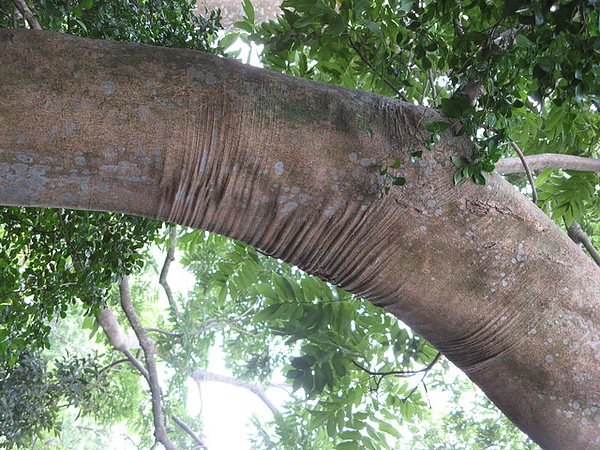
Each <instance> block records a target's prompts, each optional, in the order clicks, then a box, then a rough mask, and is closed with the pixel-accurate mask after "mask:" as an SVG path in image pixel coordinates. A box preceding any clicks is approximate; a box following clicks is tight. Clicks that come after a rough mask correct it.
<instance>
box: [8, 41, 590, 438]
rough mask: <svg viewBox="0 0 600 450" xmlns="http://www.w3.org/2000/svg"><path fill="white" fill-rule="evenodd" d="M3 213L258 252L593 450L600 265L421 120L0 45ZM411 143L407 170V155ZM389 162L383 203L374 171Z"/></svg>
mask: <svg viewBox="0 0 600 450" xmlns="http://www.w3.org/2000/svg"><path fill="white" fill-rule="evenodd" d="M0 98H1V99H2V102H1V103H0V121H1V122H0V123H2V125H1V127H0V201H1V202H2V203H3V204H7V205H29V206H62V207H68V208H78V209H96V210H110V211H118V212H126V213H131V214H138V215H145V216H150V217H154V218H157V219H161V220H167V221H172V222H177V223H180V224H183V225H189V226H193V227H197V228H202V229H206V230H210V231H214V232H217V233H221V234H224V235H227V236H231V237H234V238H236V239H239V240H242V241H245V242H247V243H249V244H251V245H254V246H256V247H258V248H260V249H262V250H263V251H265V252H267V253H270V254H272V255H274V256H277V257H279V258H282V259H284V260H286V261H288V262H291V263H293V264H296V265H298V266H299V267H301V268H302V269H304V270H306V271H308V272H309V273H312V274H315V275H317V276H319V277H321V278H323V279H325V280H327V281H330V282H332V283H335V284H338V285H340V286H341V287H343V288H344V289H347V290H349V291H351V292H354V293H356V294H358V295H361V296H363V297H365V298H367V299H369V300H371V301H372V302H373V303H374V304H376V305H379V306H382V307H384V308H386V309H387V310H388V311H390V312H392V313H393V314H395V315H396V316H398V317H399V318H401V319H402V320H403V321H404V322H405V323H407V324H408V325H410V326H411V327H413V329H414V330H415V331H417V332H418V333H420V334H421V335H422V336H423V337H425V338H426V339H428V340H429V341H430V342H431V343H432V344H433V345H435V346H436V347H437V348H438V349H439V350H440V351H442V352H443V353H444V354H445V355H446V356H447V357H448V358H449V359H450V360H452V361H453V362H454V363H455V364H457V365H458V366H459V367H460V368H461V369H462V370H464V371H465V372H466V373H467V374H468V375H469V377H471V379H473V381H475V383H477V384H478V385H479V386H480V387H481V388H482V389H483V390H484V391H485V392H486V393H487V395H488V396H489V397H490V398H491V399H492V400H493V401H494V402H495V403H496V404H497V405H498V406H499V407H500V408H501V409H502V410H503V411H504V412H505V414H506V415H507V416H508V417H509V418H510V419H511V420H512V421H513V422H515V423H516V424H517V425H518V426H519V427H520V428H521V429H523V430H524V431H525V432H526V433H527V434H529V435H530V436H531V437H532V438H533V439H534V440H535V441H536V442H538V443H539V444H540V445H541V446H542V447H544V448H548V449H567V448H568V449H593V448H598V447H599V446H600V422H599V421H600V414H599V413H598V407H599V406H600V336H599V326H600V316H599V311H600V306H599V303H598V298H600V271H599V269H598V267H597V266H595V265H594V264H593V262H592V261H591V260H590V259H589V258H587V257H586V256H585V255H584V254H583V253H582V252H581V251H580V250H579V248H578V247H577V246H576V245H575V244H574V243H573V242H572V241H571V240H570V239H569V238H568V237H567V236H566V235H565V234H564V233H563V232H562V231H561V230H560V229H559V228H558V227H556V226H555V225H554V224H553V223H552V222H551V221H550V220H549V219H548V218H547V217H546V216H545V215H544V214H543V213H542V212H541V211H539V210H538V209H537V208H536V207H535V206H534V205H532V204H531V202H530V201H528V200H527V199H526V198H524V197H523V196H521V195H520V194H519V193H518V192H516V191H515V189H514V188H513V187H512V186H510V185H509V184H507V183H506V182H504V181H503V180H502V179H501V177H500V176H499V175H498V176H491V177H490V181H489V184H488V185H487V186H484V187H482V186H477V185H475V184H473V183H468V182H465V183H462V184H461V185H459V186H453V183H452V174H453V171H454V167H453V165H452V163H451V162H450V156H451V155H464V154H465V153H468V152H470V151H471V145H470V143H469V141H468V140H466V139H463V138H455V137H453V136H452V135H451V134H448V135H446V136H445V138H444V140H443V142H442V143H441V144H439V145H437V146H436V147H435V149H434V150H433V151H428V150H427V149H426V146H425V141H426V139H427V137H428V135H429V133H427V132H426V131H425V125H426V124H427V122H428V121H430V120H432V118H436V119H437V120H439V118H437V116H436V115H435V112H434V111H432V110H428V109H425V108H421V107H417V106H414V105H410V104H406V103H403V102H399V101H395V100H392V99H389V98H385V97H381V96H377V95H372V94H369V93H365V92H359V91H352V90H348V89H343V88H339V87H335V86H330V85H324V84H319V83H313V82H309V81H306V80H303V79H295V78H292V77H288V76H284V75H281V74H277V73H273V72H269V71H266V70H260V69H256V68H252V67H247V66H244V65H242V64H239V63H236V62H233V61H229V60H225V59H222V58H218V57H214V56H208V55H204V54H201V53H197V52H191V51H186V50H174V49H162V48H156V47H150V46H144V45H139V44H129V43H114V42H105V41H92V40H85V39H80V38H74V37H70V36H65V35H59V34H53V33H47V32H34V31H15V30H7V31H2V32H0ZM416 150H423V157H422V158H420V159H418V160H417V161H415V162H413V161H412V160H411V156H410V155H411V153H412V152H414V151H416ZM395 158H400V159H401V160H402V161H403V163H402V166H401V168H400V169H399V170H397V171H396V172H397V173H396V175H401V176H403V177H405V178H406V180H407V183H406V185H405V186H402V187H394V188H392V189H391V191H390V193H389V194H388V195H384V194H383V188H384V186H385V184H386V179H385V177H381V176H380V175H379V174H378V170H377V165H378V164H383V165H385V164H386V163H387V164H392V163H393V161H394V159H395Z"/></svg>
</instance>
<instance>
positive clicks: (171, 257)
mask: <svg viewBox="0 0 600 450" xmlns="http://www.w3.org/2000/svg"><path fill="white" fill-rule="evenodd" d="M169 235H170V239H169V248H168V250H167V255H166V256H165V262H164V264H163V267H162V270H161V271H160V278H159V283H160V285H161V286H162V287H163V289H164V291H165V294H166V295H167V299H168V300H169V305H170V306H171V310H172V311H173V316H175V319H176V320H177V321H178V322H179V321H180V319H181V313H180V312H179V308H178V307H177V303H175V298H174V297H173V291H172V290H171V286H169V282H168V281H167V275H168V274H169V269H170V268H171V263H172V262H173V261H175V249H176V247H177V227H175V226H172V227H171V231H170V233H169Z"/></svg>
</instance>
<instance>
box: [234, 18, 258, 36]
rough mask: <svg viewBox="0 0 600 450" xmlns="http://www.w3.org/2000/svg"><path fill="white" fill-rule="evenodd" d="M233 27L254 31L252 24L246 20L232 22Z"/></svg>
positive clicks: (249, 31)
mask: <svg viewBox="0 0 600 450" xmlns="http://www.w3.org/2000/svg"><path fill="white" fill-rule="evenodd" d="M233 26H234V27H235V28H239V29H241V30H244V31H247V32H248V33H253V32H254V25H253V24H252V23H250V22H248V21H247V20H239V21H237V22H234V23H233Z"/></svg>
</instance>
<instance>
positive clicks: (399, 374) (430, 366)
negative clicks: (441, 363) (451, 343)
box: [352, 352, 442, 378]
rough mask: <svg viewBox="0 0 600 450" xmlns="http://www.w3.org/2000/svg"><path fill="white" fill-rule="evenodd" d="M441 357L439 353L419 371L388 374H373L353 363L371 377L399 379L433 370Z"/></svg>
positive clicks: (393, 371)
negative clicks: (392, 376)
mask: <svg viewBox="0 0 600 450" xmlns="http://www.w3.org/2000/svg"><path fill="white" fill-rule="evenodd" d="M441 356H442V354H441V353H439V352H438V354H437V355H436V356H435V358H433V360H432V361H431V362H430V363H429V364H428V365H427V366H425V367H423V368H422V369H418V370H390V371H388V372H373V371H371V370H369V369H366V368H365V367H363V366H361V365H360V364H358V363H357V362H356V361H352V364H354V365H355V366H356V367H358V368H359V369H360V370H362V371H363V372H366V373H368V374H369V375H371V376H376V377H382V378H383V377H387V376H390V375H394V376H397V377H409V376H412V375H415V374H417V373H421V372H427V371H429V370H431V368H432V367H433V366H434V365H435V363H437V362H438V360H439V359H440V357H441Z"/></svg>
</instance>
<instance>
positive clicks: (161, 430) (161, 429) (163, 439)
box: [119, 276, 177, 450]
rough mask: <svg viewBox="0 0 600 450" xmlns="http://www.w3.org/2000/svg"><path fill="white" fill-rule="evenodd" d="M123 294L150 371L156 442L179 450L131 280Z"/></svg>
mask: <svg viewBox="0 0 600 450" xmlns="http://www.w3.org/2000/svg"><path fill="white" fill-rule="evenodd" d="M119 292H120V294H121V307H122V308H123V312H125V315H126V316H127V320H129V324H130V325H131V328H133V331H134V332H135V335H136V336H137V338H138V341H139V342H140V346H141V347H142V350H143V352H144V357H145V360H146V368H147V370H148V385H149V386H150V393H151V395H152V415H153V417H154V436H155V437H156V440H157V441H158V442H160V443H161V444H163V445H164V446H165V448H166V449H167V450H177V447H176V446H175V444H173V442H171V440H170V439H169V436H168V435H167V430H166V427H165V420H164V416H163V401H162V393H161V388H160V384H159V381H158V371H157V370H156V360H155V358H154V353H155V349H154V343H153V342H152V340H151V339H150V338H149V337H148V334H147V333H146V330H145V329H144V327H143V326H142V323H141V322H140V319H139V317H138V316H137V313H136V311H135V308H134V306H133V302H132V301H131V290H130V289H129V278H128V277H127V276H125V277H123V279H122V280H121V284H120V285H119Z"/></svg>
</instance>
